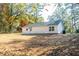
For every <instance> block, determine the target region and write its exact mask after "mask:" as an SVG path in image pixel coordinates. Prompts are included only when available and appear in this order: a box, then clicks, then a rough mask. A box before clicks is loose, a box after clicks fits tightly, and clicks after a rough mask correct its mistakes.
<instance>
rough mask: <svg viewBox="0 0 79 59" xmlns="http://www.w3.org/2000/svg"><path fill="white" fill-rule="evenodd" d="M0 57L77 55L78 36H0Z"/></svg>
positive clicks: (78, 51) (78, 48)
mask: <svg viewBox="0 0 79 59" xmlns="http://www.w3.org/2000/svg"><path fill="white" fill-rule="evenodd" d="M0 55H4V56H6V55H7V56H43V55H45V56H46V55H47V56H58V55H59V56H61V55H79V34H52V35H22V34H21V33H12V34H0Z"/></svg>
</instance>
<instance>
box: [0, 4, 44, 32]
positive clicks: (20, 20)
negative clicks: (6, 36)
mask: <svg viewBox="0 0 79 59" xmlns="http://www.w3.org/2000/svg"><path fill="white" fill-rule="evenodd" d="M42 7H43V6H42V5H40V4H38V3H36V4H34V3H30V4H24V3H19V4H17V3H14V4H12V3H11V4H10V3H1V4H0V33H10V32H17V31H20V29H21V27H22V26H25V25H28V24H29V23H35V22H41V21H43V18H42V17H41V16H39V14H38V12H39V11H40V9H41V8H42Z"/></svg>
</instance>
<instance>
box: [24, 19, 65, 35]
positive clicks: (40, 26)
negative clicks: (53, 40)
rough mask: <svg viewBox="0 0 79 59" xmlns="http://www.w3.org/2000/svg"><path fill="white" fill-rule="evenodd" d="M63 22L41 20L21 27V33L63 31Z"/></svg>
mask: <svg viewBox="0 0 79 59" xmlns="http://www.w3.org/2000/svg"><path fill="white" fill-rule="evenodd" d="M63 30H64V26H63V22H62V21H60V20H57V21H55V22H41V23H35V24H30V25H28V26H24V27H22V34H53V33H63Z"/></svg>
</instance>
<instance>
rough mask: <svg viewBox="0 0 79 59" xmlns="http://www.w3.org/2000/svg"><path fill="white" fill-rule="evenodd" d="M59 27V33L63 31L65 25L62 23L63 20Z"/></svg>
mask: <svg viewBox="0 0 79 59" xmlns="http://www.w3.org/2000/svg"><path fill="white" fill-rule="evenodd" d="M57 29H58V33H63V30H64V26H63V23H62V22H60V23H59V24H58V27H57Z"/></svg>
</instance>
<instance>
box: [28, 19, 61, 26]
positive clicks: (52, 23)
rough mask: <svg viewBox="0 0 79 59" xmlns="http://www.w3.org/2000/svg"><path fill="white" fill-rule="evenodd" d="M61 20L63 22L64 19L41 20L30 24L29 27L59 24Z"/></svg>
mask: <svg viewBox="0 0 79 59" xmlns="http://www.w3.org/2000/svg"><path fill="white" fill-rule="evenodd" d="M60 22H62V20H57V21H50V22H39V23H34V24H29V25H28V27H33V26H48V25H58V24H59V23H60Z"/></svg>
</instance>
